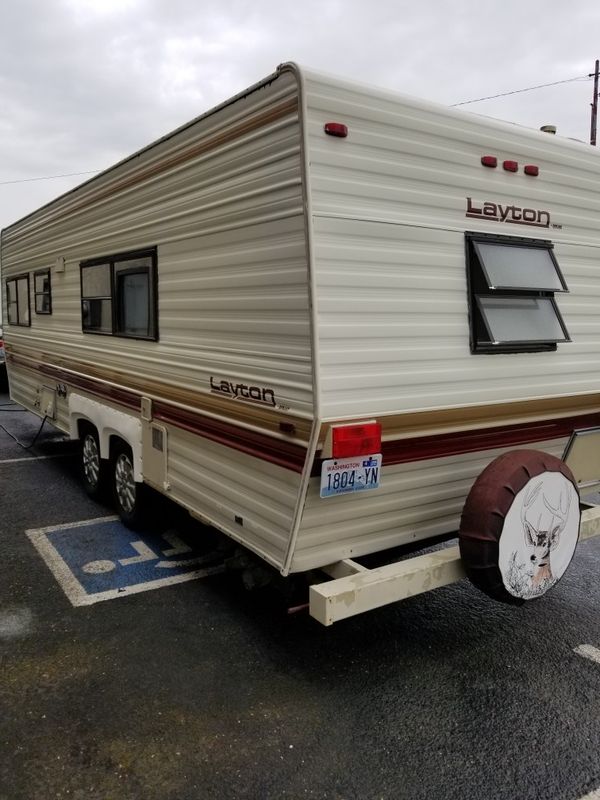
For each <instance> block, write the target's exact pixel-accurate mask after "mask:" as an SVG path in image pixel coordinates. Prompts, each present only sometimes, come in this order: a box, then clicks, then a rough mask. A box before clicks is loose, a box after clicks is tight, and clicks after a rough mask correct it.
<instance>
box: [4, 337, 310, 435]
mask: <svg viewBox="0 0 600 800" xmlns="http://www.w3.org/2000/svg"><path fill="white" fill-rule="evenodd" d="M8 358H9V359H10V360H11V362H12V363H13V364H17V365H19V366H22V367H26V368H28V369H30V370H33V371H36V372H41V373H42V374H43V375H46V376H48V377H50V378H54V379H55V380H57V381H59V382H61V383H68V384H72V385H74V386H78V387H79V388H81V389H85V390H86V391H89V392H92V393H93V394H96V395H98V396H99V397H106V398H107V399H114V400H116V401H117V402H122V403H123V405H126V406H128V407H129V408H134V409H135V410H139V408H140V398H141V397H150V398H152V399H153V400H154V399H155V400H156V401H157V402H165V403H171V404H179V405H182V406H187V407H189V408H191V409H192V410H194V411H197V412H198V413H208V414H216V415H219V416H220V417H225V418H226V419H227V420H229V421H231V422H237V423H240V424H242V425H252V426H253V427H257V428H261V429H262V430H263V431H264V432H265V433H272V434H280V433H281V432H282V430H283V428H282V425H285V429H286V432H287V433H289V436H290V437H293V439H294V441H295V442H301V443H302V444H304V445H307V444H308V440H309V437H310V433H311V428H312V421H311V420H310V419H307V418H305V417H299V416H295V415H294V414H293V413H291V412H288V411H286V412H283V411H278V410H277V409H274V408H270V407H268V406H264V405H259V404H254V403H249V402H241V401H236V400H233V399H228V398H222V397H216V396H213V395H211V394H210V393H208V392H207V391H202V390H194V389H186V388H184V387H181V386H173V385H172V384H169V383H166V382H164V381H158V380H154V379H146V378H143V379H142V378H137V377H136V376H134V375H131V374H126V373H124V372H122V371H120V370H116V369H112V368H111V369H107V368H104V367H98V366H97V365H94V364H91V363H88V362H83V361H71V360H69V361H67V360H64V359H54V360H52V359H51V357H50V356H48V355H46V354H44V353H34V352H33V351H29V352H28V353H27V355H24V351H23V350H22V349H21V348H19V353H18V354H17V353H15V352H14V348H11V350H10V352H9V353H8ZM119 397H122V398H123V399H122V400H119Z"/></svg>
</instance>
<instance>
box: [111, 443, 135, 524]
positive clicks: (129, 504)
mask: <svg viewBox="0 0 600 800" xmlns="http://www.w3.org/2000/svg"><path fill="white" fill-rule="evenodd" d="M115 489H116V492H117V498H118V500H119V503H120V505H121V508H122V509H123V511H125V512H126V513H127V514H131V512H132V511H133V510H134V508H135V479H134V477H133V466H132V464H131V461H130V460H129V457H128V456H126V455H125V453H121V454H120V455H119V456H118V457H117V460H116V462H115Z"/></svg>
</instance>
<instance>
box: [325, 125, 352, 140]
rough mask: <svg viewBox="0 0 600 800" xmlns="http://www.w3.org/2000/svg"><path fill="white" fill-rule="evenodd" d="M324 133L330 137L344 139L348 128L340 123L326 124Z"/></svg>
mask: <svg viewBox="0 0 600 800" xmlns="http://www.w3.org/2000/svg"><path fill="white" fill-rule="evenodd" d="M324 131H325V133H328V134H329V135H330V136H339V137H340V138H341V139H345V138H346V136H348V126H347V125H344V124H343V123H342V122H326V123H325V126H324Z"/></svg>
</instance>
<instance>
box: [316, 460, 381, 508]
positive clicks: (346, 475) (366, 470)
mask: <svg viewBox="0 0 600 800" xmlns="http://www.w3.org/2000/svg"><path fill="white" fill-rule="evenodd" d="M380 473H381V453H378V454H377V455H371V456H355V457H354V458H331V459H328V460H327V461H323V464H322V467H321V497H333V495H336V494H347V493H348V492H361V491H364V490H365V489H377V488H378V487H379V478H380Z"/></svg>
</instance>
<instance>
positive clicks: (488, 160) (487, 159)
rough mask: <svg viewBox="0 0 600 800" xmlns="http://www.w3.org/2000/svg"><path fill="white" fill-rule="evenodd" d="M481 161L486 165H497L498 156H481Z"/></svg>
mask: <svg viewBox="0 0 600 800" xmlns="http://www.w3.org/2000/svg"><path fill="white" fill-rule="evenodd" d="M481 163H482V164H483V166H484V167H497V166H498V159H497V158H496V156H481Z"/></svg>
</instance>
